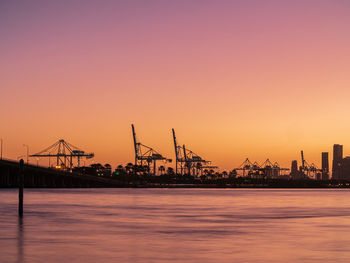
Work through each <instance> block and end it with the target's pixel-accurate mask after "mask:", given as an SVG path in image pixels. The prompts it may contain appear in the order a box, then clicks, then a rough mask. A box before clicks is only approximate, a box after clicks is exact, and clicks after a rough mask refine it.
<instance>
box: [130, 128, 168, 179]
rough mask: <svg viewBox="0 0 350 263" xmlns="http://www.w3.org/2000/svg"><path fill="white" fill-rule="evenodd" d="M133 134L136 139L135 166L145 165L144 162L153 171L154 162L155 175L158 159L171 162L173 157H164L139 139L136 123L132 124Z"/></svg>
mask: <svg viewBox="0 0 350 263" xmlns="http://www.w3.org/2000/svg"><path fill="white" fill-rule="evenodd" d="M131 129H132V136H133V141H134V149H135V166H140V167H143V165H144V164H146V165H147V167H148V171H151V167H152V164H153V171H152V172H153V175H156V172H157V169H156V168H157V167H156V163H157V161H164V162H171V161H172V160H171V159H167V158H165V157H163V156H162V155H161V154H160V153H158V152H157V151H155V150H154V149H153V148H151V147H149V146H146V145H144V144H142V143H140V142H138V141H137V138H136V132H135V127H134V124H131Z"/></svg>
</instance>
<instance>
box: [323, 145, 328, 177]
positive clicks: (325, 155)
mask: <svg viewBox="0 0 350 263" xmlns="http://www.w3.org/2000/svg"><path fill="white" fill-rule="evenodd" d="M322 180H329V159H328V152H323V153H322Z"/></svg>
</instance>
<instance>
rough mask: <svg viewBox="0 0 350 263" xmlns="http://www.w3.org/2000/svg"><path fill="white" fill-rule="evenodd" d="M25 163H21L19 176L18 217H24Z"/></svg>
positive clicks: (21, 161)
mask: <svg viewBox="0 0 350 263" xmlns="http://www.w3.org/2000/svg"><path fill="white" fill-rule="evenodd" d="M23 166H24V161H23V159H21V160H20V161H19V174H18V215H19V216H20V217H23V187H24V171H23V170H24V169H23Z"/></svg>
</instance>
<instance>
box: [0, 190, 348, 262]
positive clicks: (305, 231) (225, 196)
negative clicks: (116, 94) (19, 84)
mask: <svg viewBox="0 0 350 263" xmlns="http://www.w3.org/2000/svg"><path fill="white" fill-rule="evenodd" d="M24 198H25V214H24V218H23V220H22V221H20V220H18V217H17V214H16V213H17V191H16V190H14V189H11V190H0V252H1V254H0V262H2V263H3V262H67V263H68V262H142V263H143V262H349V261H350V202H349V201H350V191H349V190H256V189H249V190H247V189H238V190H237V189H227V190H225V189H218V190H217V189H63V190H62V189H43V190H27V189H26V190H25V195H24Z"/></svg>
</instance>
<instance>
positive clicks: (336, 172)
mask: <svg viewBox="0 0 350 263" xmlns="http://www.w3.org/2000/svg"><path fill="white" fill-rule="evenodd" d="M342 160H343V145H339V144H334V146H333V165H332V179H335V180H338V179H341V167H340V166H341V161H342Z"/></svg>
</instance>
